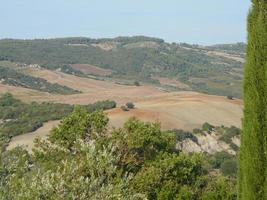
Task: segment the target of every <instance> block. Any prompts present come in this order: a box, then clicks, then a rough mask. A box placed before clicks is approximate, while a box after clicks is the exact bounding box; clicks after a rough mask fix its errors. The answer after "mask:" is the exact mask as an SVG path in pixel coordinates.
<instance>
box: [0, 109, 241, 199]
mask: <svg viewBox="0 0 267 200" xmlns="http://www.w3.org/2000/svg"><path fill="white" fill-rule="evenodd" d="M175 142H176V139H175V135H174V133H171V132H161V130H160V126H159V124H154V123H144V122H141V121H139V120H137V119H135V118H132V119H130V120H129V121H128V122H126V123H125V125H124V127H123V128H121V129H113V130H108V128H107V117H106V116H105V114H104V113H103V112H101V111H97V112H94V113H88V112H86V110H85V108H81V107H79V108H76V109H75V110H74V112H73V113H71V114H70V115H69V116H67V117H65V118H64V119H63V120H62V122H61V124H60V125H59V126H58V127H57V128H56V129H54V130H52V131H51V133H50V135H49V140H47V141H41V140H37V141H36V147H35V149H34V150H33V155H30V154H28V153H27V151H25V150H22V149H20V148H17V149H14V150H12V151H7V152H5V153H4V154H2V155H1V156H0V174H1V187H0V199H62V200H63V199H81V200H82V199H93V200H94V199H95V200H96V199H104V200H105V199H106V200H109V199H114V200H116V199H122V200H123V199H125V200H126V199H127V200H128V199H129V200H141V199H142V200H145V199H149V200H152V199H153V200H154V199H159V200H165V199H168V200H175V199H185V200H187V199H188V200H189V199H190V200H191V199H192V200H202V199H219V200H220V199H222V200H224V199H227V200H228V199H229V200H236V198H235V189H234V188H235V187H234V184H235V183H234V181H232V180H230V179H226V178H223V177H217V176H215V177H213V176H210V175H209V174H208V172H207V170H206V169H205V167H204V158H203V156H202V155H198V154H193V155H186V154H182V153H179V152H177V151H175V149H174V146H175Z"/></svg>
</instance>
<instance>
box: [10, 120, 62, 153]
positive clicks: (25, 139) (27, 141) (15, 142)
mask: <svg viewBox="0 0 267 200" xmlns="http://www.w3.org/2000/svg"><path fill="white" fill-rule="evenodd" d="M58 124H59V121H50V122H47V123H45V124H44V126H43V127H41V128H39V129H38V130H36V131H34V132H32V133H27V134H23V135H19V136H16V137H13V138H12V140H11V141H10V143H9V145H8V147H7V150H10V149H13V148H15V147H16V146H24V147H25V148H26V149H27V150H29V151H31V150H32V148H33V147H34V140H35V138H37V137H39V138H41V139H45V138H46V136H47V135H48V133H49V131H50V130H52V128H54V127H56V126H57V125H58Z"/></svg>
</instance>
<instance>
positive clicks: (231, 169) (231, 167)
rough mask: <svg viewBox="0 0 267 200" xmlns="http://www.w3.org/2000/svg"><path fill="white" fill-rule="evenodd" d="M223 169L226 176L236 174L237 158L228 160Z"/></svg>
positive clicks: (223, 164) (222, 166)
mask: <svg viewBox="0 0 267 200" xmlns="http://www.w3.org/2000/svg"><path fill="white" fill-rule="evenodd" d="M221 171H222V173H223V175H225V176H236V173H237V163H236V161H235V160H226V161H224V162H223V163H222V165H221Z"/></svg>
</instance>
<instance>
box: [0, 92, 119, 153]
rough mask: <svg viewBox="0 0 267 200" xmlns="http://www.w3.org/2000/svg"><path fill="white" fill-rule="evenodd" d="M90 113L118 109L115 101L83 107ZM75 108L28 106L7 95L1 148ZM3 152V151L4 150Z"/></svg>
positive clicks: (1, 109) (0, 119)
mask: <svg viewBox="0 0 267 200" xmlns="http://www.w3.org/2000/svg"><path fill="white" fill-rule="evenodd" d="M83 107H84V108H85V109H86V110H87V111H88V112H93V111H95V110H98V109H104V110H106V109H110V108H114V107H116V103H115V102H113V101H101V102H96V103H95V104H91V105H86V106H83ZM73 109H74V106H72V105H67V104H58V103H40V104H39V103H36V102H32V103H30V104H26V103H23V102H21V101H20V100H17V99H14V98H13V96H12V95H11V94H5V95H3V96H2V97H1V98H0V142H1V146H2V147H4V144H5V143H7V142H8V141H9V140H10V138H12V137H13V136H16V135H20V134H23V133H28V132H32V131H35V130H37V129H38V128H40V127H41V126H42V125H43V123H45V122H48V121H51V120H59V119H62V118H63V117H65V116H66V115H68V114H69V113H71V112H72V111H73ZM2 150H3V149H2Z"/></svg>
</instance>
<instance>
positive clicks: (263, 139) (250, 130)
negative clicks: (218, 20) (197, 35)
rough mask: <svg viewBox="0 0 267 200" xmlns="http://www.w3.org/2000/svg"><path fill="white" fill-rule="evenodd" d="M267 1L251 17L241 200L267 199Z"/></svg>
mask: <svg viewBox="0 0 267 200" xmlns="http://www.w3.org/2000/svg"><path fill="white" fill-rule="evenodd" d="M266 120H267V1H266V0H252V9H251V11H250V14H249V16H248V46H247V63H246V68H245V77H244V119H243V133H242V138H241V149H240V155H239V174H238V179H239V180H238V182H239V184H238V186H239V188H238V189H239V199H240V200H263V199H267V122H266Z"/></svg>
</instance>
